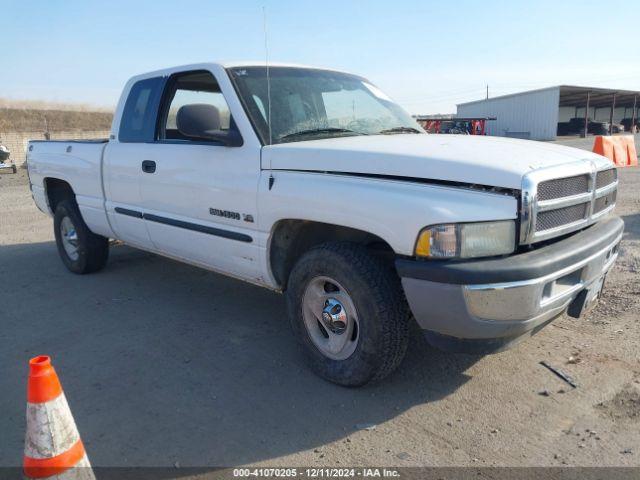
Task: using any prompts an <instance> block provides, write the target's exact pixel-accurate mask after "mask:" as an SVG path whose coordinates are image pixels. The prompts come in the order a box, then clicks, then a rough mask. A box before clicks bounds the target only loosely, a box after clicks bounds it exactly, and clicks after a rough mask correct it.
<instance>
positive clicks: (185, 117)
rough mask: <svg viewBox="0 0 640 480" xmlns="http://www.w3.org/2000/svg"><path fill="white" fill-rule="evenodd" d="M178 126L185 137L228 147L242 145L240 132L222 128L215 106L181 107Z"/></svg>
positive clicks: (200, 104)
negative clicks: (218, 143)
mask: <svg viewBox="0 0 640 480" xmlns="http://www.w3.org/2000/svg"><path fill="white" fill-rule="evenodd" d="M176 126H177V127H178V131H179V132H180V133H181V134H182V135H184V136H185V137H190V138H194V139H201V140H210V141H214V142H220V143H222V144H223V145H225V146H226V147H239V146H241V145H242V136H241V135H240V133H239V132H237V131H236V130H222V129H221V128H220V112H219V111H218V109H217V108H216V107H214V106H213V105H208V104H204V103H194V104H191V105H184V106H182V107H180V109H179V110H178V114H177V115H176Z"/></svg>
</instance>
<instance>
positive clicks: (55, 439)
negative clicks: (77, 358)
mask: <svg viewBox="0 0 640 480" xmlns="http://www.w3.org/2000/svg"><path fill="white" fill-rule="evenodd" d="M79 439H80V435H79V434H78V429H77V428H76V423H75V422H74V421H73V416H72V415H71V410H69V405H68V404H67V399H66V398H65V396H64V393H61V394H60V395H59V396H58V397H57V398H55V399H54V400H50V401H48V402H44V403H27V434H26V438H25V443H24V454H25V456H27V457H31V458H51V457H55V456H58V455H60V454H62V453H64V452H66V451H67V450H69V449H70V448H71V447H72V446H73V445H75V443H76V442H77V441H78V440H79Z"/></svg>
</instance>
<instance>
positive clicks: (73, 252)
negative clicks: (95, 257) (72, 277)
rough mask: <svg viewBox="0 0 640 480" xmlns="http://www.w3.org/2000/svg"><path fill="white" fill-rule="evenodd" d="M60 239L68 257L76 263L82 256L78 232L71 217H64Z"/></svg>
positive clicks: (61, 223)
mask: <svg viewBox="0 0 640 480" xmlns="http://www.w3.org/2000/svg"><path fill="white" fill-rule="evenodd" d="M60 238H61V239H62V246H63V247H64V251H65V252H66V253H67V256H68V257H69V258H70V259H71V260H72V261H76V260H77V259H78V257H79V256H80V255H79V254H78V232H76V227H74V226H73V223H72V222H71V219H70V218H69V217H64V218H63V219H62V221H61V222H60Z"/></svg>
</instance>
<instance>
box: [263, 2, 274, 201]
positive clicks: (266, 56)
mask: <svg viewBox="0 0 640 480" xmlns="http://www.w3.org/2000/svg"><path fill="white" fill-rule="evenodd" d="M262 20H263V26H264V66H265V68H266V70H267V129H268V130H269V145H271V144H273V134H272V132H271V75H270V72H269V43H268V42H267V37H268V36H267V8H266V7H265V6H263V7H262ZM274 182H275V178H273V168H272V166H271V155H269V190H271V189H272V188H273V184H274Z"/></svg>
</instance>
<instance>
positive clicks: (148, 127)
mask: <svg viewBox="0 0 640 480" xmlns="http://www.w3.org/2000/svg"><path fill="white" fill-rule="evenodd" d="M163 83H164V79H163V78H162V77H155V78H149V79H147V80H141V81H139V82H137V83H135V84H134V85H133V87H131V91H130V92H129V97H128V98H127V101H126V103H125V105H124V111H123V112H122V120H121V121H120V132H119V134H118V139H119V140H120V141H121V142H151V141H153V139H154V136H155V130H156V116H157V112H158V103H159V98H160V92H161V91H162V86H163Z"/></svg>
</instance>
